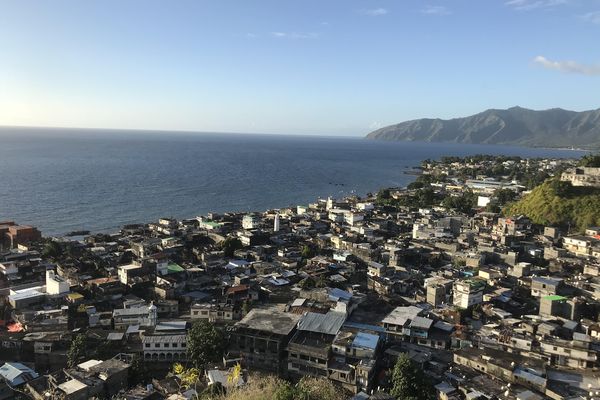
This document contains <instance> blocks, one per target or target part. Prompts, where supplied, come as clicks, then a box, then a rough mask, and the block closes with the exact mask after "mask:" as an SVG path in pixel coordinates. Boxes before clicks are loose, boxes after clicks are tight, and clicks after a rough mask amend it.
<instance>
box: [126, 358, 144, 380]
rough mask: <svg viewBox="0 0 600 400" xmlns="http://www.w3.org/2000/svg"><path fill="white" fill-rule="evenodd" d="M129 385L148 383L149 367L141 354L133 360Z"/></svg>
mask: <svg viewBox="0 0 600 400" xmlns="http://www.w3.org/2000/svg"><path fill="white" fill-rule="evenodd" d="M127 378H128V379H127V380H128V382H129V386H135V385H138V384H143V383H146V381H147V380H148V368H146V364H145V363H144V359H143V358H142V357H140V356H139V355H135V356H134V357H133V359H132V360H131V367H130V368H129V374H128V376H127Z"/></svg>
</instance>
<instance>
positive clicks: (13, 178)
mask: <svg viewBox="0 0 600 400" xmlns="http://www.w3.org/2000/svg"><path fill="white" fill-rule="evenodd" d="M469 154H506V155H518V156H522V157H579V156H581V155H582V154H583V152H581V151H574V150H556V149H539V148H520V147H509V146H487V145H463V144H447V143H417V142H380V141H372V140H366V139H363V138H354V137H316V136H284V135H256V134H211V133H197V134H188V133H181V132H142V131H104V130H78V129H58V128H54V129H37V128H0V221H2V220H11V221H15V222H17V223H20V224H30V225H34V226H37V227H38V228H39V229H40V230H41V231H42V233H43V234H44V235H63V234H65V233H67V232H70V231H74V230H82V229H84V230H90V231H92V232H110V231H116V230H118V229H119V228H120V227H121V226H123V225H124V224H129V223H139V222H151V221H155V220H157V219H158V218H160V217H176V218H192V217H195V216H197V215H202V214H206V213H208V212H225V211H260V210H266V209H270V208H280V207H286V206H290V205H297V204H307V203H308V202H312V201H314V200H315V199H317V198H318V197H323V198H325V197H327V196H333V197H342V196H345V195H349V194H357V195H364V194H366V193H368V192H374V191H377V190H378V189H379V188H382V187H391V186H405V185H407V184H408V183H410V182H411V181H412V180H413V179H414V178H415V177H414V176H413V175H409V174H406V173H405V171H406V170H407V169H410V168H412V167H416V166H418V165H419V164H420V162H421V161H422V160H424V159H427V158H430V159H437V158H439V157H441V156H444V155H455V156H463V155H469Z"/></svg>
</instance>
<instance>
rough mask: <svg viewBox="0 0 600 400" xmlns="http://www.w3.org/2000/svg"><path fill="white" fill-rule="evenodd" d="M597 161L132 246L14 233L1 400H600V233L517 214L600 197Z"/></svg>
mask: <svg viewBox="0 0 600 400" xmlns="http://www.w3.org/2000/svg"><path fill="white" fill-rule="evenodd" d="M579 162H580V161H579V160H575V159H524V158H519V157H500V156H471V157H464V158H458V157H445V158H442V159H440V160H437V161H434V160H426V161H424V162H423V163H422V166H421V168H420V169H418V170H415V171H412V172H411V173H414V174H415V175H416V178H415V181H414V182H412V183H411V184H410V185H408V187H407V188H387V189H382V190H381V191H379V192H378V193H373V194H368V195H366V196H364V197H358V196H349V197H346V198H343V199H333V198H327V199H317V200H315V202H314V203H310V204H305V205H294V206H293V207H287V208H281V209H274V210H269V211H265V212H254V213H234V212H232V213H223V214H214V213H213V214H208V215H202V216H198V217H196V218H191V219H183V220H176V219H174V218H161V219H159V220H158V221H155V222H151V223H147V224H135V225H127V226H124V227H122V229H121V230H120V231H119V232H116V233H93V234H83V235H82V234H81V233H85V232H74V233H73V234H72V235H68V236H65V237H44V236H42V232H40V231H39V230H38V229H36V228H35V227H32V226H25V225H19V224H18V223H17V222H18V221H15V222H11V221H6V222H0V246H1V247H0V250H1V251H0V278H1V280H0V285H1V288H0V290H1V295H2V300H3V301H2V303H1V305H2V318H0V324H2V328H1V329H2V330H1V331H0V337H1V340H0V343H1V346H2V348H1V351H0V360H1V361H2V364H3V365H2V366H1V367H0V378H1V380H0V400H2V399H11V398H32V399H40V400H42V399H88V398H98V399H100V398H117V399H128V400H142V399H172V400H177V399H195V398H220V397H219V396H226V394H227V393H233V392H235V391H239V392H240V393H242V392H243V391H244V390H245V388H251V387H253V385H256V383H255V382H260V381H264V380H265V379H269V377H274V378H277V379H280V381H278V382H282V383H281V384H282V385H285V384H287V385H289V388H294V387H296V386H294V385H298V382H300V383H302V382H303V380H304V379H313V381H309V382H314V383H315V387H316V386H317V385H318V384H321V385H329V386H327V387H330V388H334V389H335V390H336V391H335V394H334V396H335V397H333V398H340V399H356V400H367V399H374V400H384V399H397V398H408V397H409V396H408V393H407V391H410V390H415V388H418V389H417V390H421V392H420V393H414V392H413V393H412V394H410V395H411V396H413V397H410V398H414V399H425V398H437V399H440V400H454V399H456V400H457V399H469V400H476V399H518V400H537V399H543V398H551V399H557V400H558V399H591V398H596V399H600V370H599V367H600V363H599V360H598V351H599V350H600V322H599V320H598V318H599V317H598V315H599V311H600V227H595V226H578V225H577V224H572V225H567V226H562V225H561V226H559V225H552V224H540V223H539V221H533V220H532V219H531V216H528V215H523V214H519V215H511V214H507V213H506V210H510V207H509V208H507V205H508V204H510V203H513V202H516V201H518V200H519V199H521V198H523V197H524V196H527V194H528V193H529V192H531V190H533V189H534V188H535V187H537V186H538V185H540V184H542V183H543V182H544V181H545V180H548V179H554V180H556V181H557V182H559V183H560V184H561V185H563V186H564V185H566V186H573V187H580V188H581V187H586V188H590V190H595V188H598V187H600V178H598V177H599V176H600V168H597V167H590V166H581V165H580V164H579ZM596 212H597V213H598V212H600V210H596ZM408 372H410V376H412V377H413V378H414V379H413V381H417V380H418V382H409V383H403V382H400V381H401V379H398V377H399V376H400V377H402V376H401V375H402V374H403V373H404V374H405V376H408ZM406 380H408V378H407V379H405V381H406ZM285 382H290V383H285ZM304 382H306V381H304ZM265 387H266V386H265ZM262 388H263V389H261V390H266V389H264V387H262ZM290 390H291V389H290ZM265 393H266V392H265ZM202 396H205V397H202ZM211 396H212V397H211ZM265 396H267V395H266V394H265ZM238 398H243V397H238ZM264 398H269V397H264ZM277 398H281V399H283V398H288V397H277ZM289 398H290V399H291V398H294V397H293V395H292V397H289ZM302 398H305V397H302ZM306 398H308V397H306ZM311 398H326V397H323V396H321V397H311Z"/></svg>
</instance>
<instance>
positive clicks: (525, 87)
mask: <svg viewBox="0 0 600 400" xmlns="http://www.w3.org/2000/svg"><path fill="white" fill-rule="evenodd" d="M599 93H600V0H432V1H422V0H237V1H233V0H214V1H202V0H194V1H186V0H175V1H166V0H161V1H155V0H143V1H142V0H114V1H111V0H102V1H95V2H94V1H81V0H72V1H66V0H52V1H51V0H39V1H29V0H14V1H8V0H0V125H26V126H71V127H102V128H131V129H135V128H139V129H165V130H197V131H212V132H262V133H284V134H325V135H363V134H366V133H368V132H369V131H370V130H372V129H373V128H376V127H380V126H384V125H387V124H391V123H396V122H400V121H403V120H407V119H414V118H421V117H441V118H451V117H458V116H465V115H470V114H473V113H476V112H479V111H482V110H484V109H487V108H506V107H511V106H514V105H520V106H523V107H528V108H534V109H545V108H552V107H562V108H567V109H573V110H586V109H595V108H598V107H600V95H599Z"/></svg>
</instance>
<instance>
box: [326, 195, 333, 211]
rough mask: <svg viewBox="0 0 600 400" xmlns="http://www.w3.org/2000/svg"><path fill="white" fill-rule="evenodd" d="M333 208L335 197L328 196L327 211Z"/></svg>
mask: <svg viewBox="0 0 600 400" xmlns="http://www.w3.org/2000/svg"><path fill="white" fill-rule="evenodd" d="M332 208H333V199H332V198H331V196H329V197H328V198H327V203H326V204H325V211H329V210H331V209H332Z"/></svg>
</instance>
